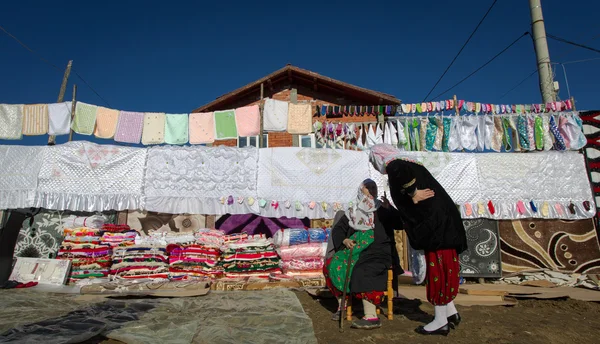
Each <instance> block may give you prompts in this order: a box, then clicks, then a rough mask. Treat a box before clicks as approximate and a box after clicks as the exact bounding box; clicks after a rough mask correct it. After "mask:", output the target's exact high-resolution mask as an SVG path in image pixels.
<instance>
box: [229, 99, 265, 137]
mask: <svg viewBox="0 0 600 344" xmlns="http://www.w3.org/2000/svg"><path fill="white" fill-rule="evenodd" d="M235 123H236V126H237V131H238V135H239V136H256V135H259V134H260V110H259V108H258V105H252V106H246V107H242V108H238V109H235Z"/></svg>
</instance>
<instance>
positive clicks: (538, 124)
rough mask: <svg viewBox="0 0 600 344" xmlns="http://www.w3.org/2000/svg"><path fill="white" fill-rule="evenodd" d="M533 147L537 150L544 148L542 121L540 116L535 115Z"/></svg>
mask: <svg viewBox="0 0 600 344" xmlns="http://www.w3.org/2000/svg"><path fill="white" fill-rule="evenodd" d="M534 134H535V148H536V149H537V150H543V149H544V123H543V121H542V117H540V116H535V128H534Z"/></svg>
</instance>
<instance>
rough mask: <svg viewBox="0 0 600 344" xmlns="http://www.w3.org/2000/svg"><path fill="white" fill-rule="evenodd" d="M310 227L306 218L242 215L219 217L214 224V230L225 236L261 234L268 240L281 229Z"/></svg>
mask: <svg viewBox="0 0 600 344" xmlns="http://www.w3.org/2000/svg"><path fill="white" fill-rule="evenodd" d="M305 227H310V220H309V219H307V218H303V219H297V218H287V217H282V218H273V217H263V216H259V215H256V214H243V215H230V214H226V215H221V216H219V217H218V218H217V220H216V222H215V228H217V229H220V230H222V231H224V232H225V233H226V234H233V233H242V232H243V233H247V234H248V235H256V234H262V235H265V236H266V237H267V238H270V237H272V236H273V234H275V233H276V232H277V231H279V230H280V229H281V228H305Z"/></svg>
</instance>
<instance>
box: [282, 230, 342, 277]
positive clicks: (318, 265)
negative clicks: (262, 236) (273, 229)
mask: <svg viewBox="0 0 600 344" xmlns="http://www.w3.org/2000/svg"><path fill="white" fill-rule="evenodd" d="M330 233H331V230H330V229H322V228H289V229H281V230H279V231H277V233H275V235H274V236H273V242H274V244H275V246H276V247H277V253H278V254H279V256H280V258H281V269H282V273H283V275H279V274H277V273H272V274H271V278H273V279H282V278H298V279H301V278H318V277H322V276H323V272H322V271H323V263H324V258H325V253H326V251H327V240H328V239H329V235H330Z"/></svg>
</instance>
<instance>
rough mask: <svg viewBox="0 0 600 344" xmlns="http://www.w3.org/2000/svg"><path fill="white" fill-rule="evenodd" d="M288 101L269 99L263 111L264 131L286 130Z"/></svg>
mask: <svg viewBox="0 0 600 344" xmlns="http://www.w3.org/2000/svg"><path fill="white" fill-rule="evenodd" d="M288 107H289V104H288V102H282V101H280V100H275V99H271V98H269V99H267V100H266V101H265V108H264V111H263V116H264V118H263V130H264V131H286V130H287V126H288V125H287V124H288Z"/></svg>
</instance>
